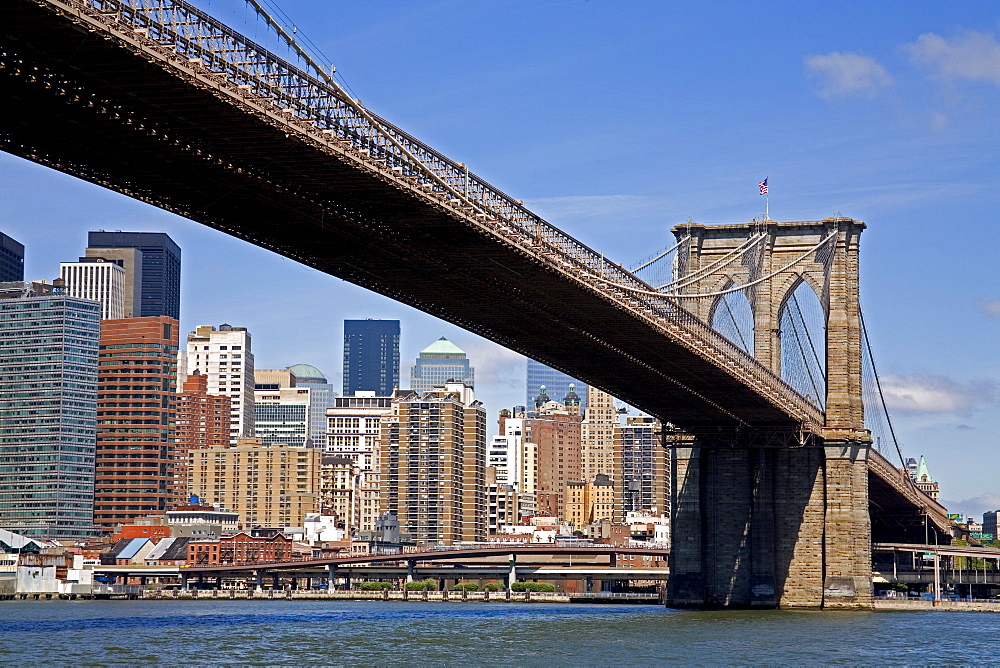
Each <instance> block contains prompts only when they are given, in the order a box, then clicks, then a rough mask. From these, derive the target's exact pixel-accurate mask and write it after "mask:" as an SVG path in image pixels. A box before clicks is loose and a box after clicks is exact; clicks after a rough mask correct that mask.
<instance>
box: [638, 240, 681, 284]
mask: <svg viewBox="0 0 1000 668" xmlns="http://www.w3.org/2000/svg"><path fill="white" fill-rule="evenodd" d="M690 238H691V235H690V234H689V235H687V236H686V237H684V238H683V239H681V240H680V241H678V242H677V243H675V244H674V245H673V246H671V247H670V248H668V249H667V250H665V251H663V252H662V253H660V254H659V255H657V256H656V257H654V258H653V259H652V260H650V261H649V262H646V263H645V264H643V265H640V266H638V267H636V268H635V269H630V271H631V272H632V273H633V274H634V273H636V272H637V271H642V270H643V269H645V268H646V267H648V266H649V265H651V264H653V263H654V262H656V261H657V260H662V259H663V258H665V257H666V256H668V255H670V254H671V253H673V252H674V251H675V250H677V249H678V248H680V245H681V244H682V243H684V242H685V241H687V240H688V239H690Z"/></svg>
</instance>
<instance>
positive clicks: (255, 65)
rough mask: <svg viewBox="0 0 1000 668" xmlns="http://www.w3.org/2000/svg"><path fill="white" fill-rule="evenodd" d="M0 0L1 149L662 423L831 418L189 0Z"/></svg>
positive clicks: (630, 281)
mask: <svg viewBox="0 0 1000 668" xmlns="http://www.w3.org/2000/svg"><path fill="white" fill-rule="evenodd" d="M0 10H2V11H3V14H4V17H5V21H4V25H3V27H2V28H0V90H2V91H3V94H4V97H5V100H7V108H8V112H9V120H8V122H7V123H6V124H5V125H4V127H3V128H0V148H2V149H3V150H5V151H8V152H10V153H13V154H15V155H20V156H22V157H25V158H27V159H29V160H33V161H35V162H38V163H41V164H44V165H48V166H50V167H53V168H55V169H59V170H61V171H64V172H67V173H69V174H73V175H75V176H78V177H80V178H83V179H86V180H89V181H92V182H94V183H97V184H99V185H102V186H104V187H107V188H110V189H113V190H116V191H118V192H121V193H124V194H126V195H128V196H130V197H134V198H136V199H140V200H143V201H146V202H149V203H152V204H154V205H156V206H159V207H161V208H163V209H166V210H168V211H173V212H175V213H177V214H179V215H182V216H185V217H187V218H190V219H192V220H196V221H198V222H201V223H203V224H205V225H209V226H211V227H214V228H216V229H219V230H222V231H224V232H226V233H228V234H231V235H233V236H236V237H239V238H242V239H246V240H248V241H250V242H252V243H254V244H256V245H258V246H260V247H262V248H267V249H270V250H273V251H274V252H277V253H280V254H282V255H285V256H287V257H289V258H292V259H294V260H296V261H298V262H301V263H303V264H306V265H308V266H311V267H315V268H317V269H319V270H321V271H323V272H326V273H328V274H331V275H334V276H338V277H340V278H343V279H345V280H348V281H350V282H353V283H356V284H358V285H361V286H364V287H366V288H369V289H372V290H374V291H376V292H379V293H382V294H384V295H387V296H389V297H391V298H393V299H396V300H398V301H401V302H404V303H407V304H410V305H411V306H414V307H416V308H418V309H421V310H423V311H425V312H427V313H430V314H432V315H435V316H438V317H440V318H443V319H445V320H448V321H450V322H453V323H455V324H457V325H460V326H462V327H464V328H465V329H468V330H470V331H473V332H476V333H478V334H480V335H482V336H484V337H486V338H489V339H492V340H494V341H496V342H498V343H500V344H502V345H505V346H507V347H508V348H511V349H513V350H516V351H519V352H522V353H524V354H526V355H530V356H531V357H533V358H535V359H538V360H540V361H543V362H545V363H547V364H550V365H552V366H554V367H556V368H559V369H562V370H565V371H567V372H570V373H572V375H574V376H575V377H578V378H580V379H581V380H584V381H586V382H589V383H592V384H594V385H596V386H598V387H601V388H602V389H605V390H606V391H608V392H610V393H611V394H613V395H614V396H616V397H619V398H620V399H622V400H624V401H627V402H629V403H630V404H632V405H635V406H637V407H640V408H642V409H643V410H646V411H647V412H649V413H651V414H653V415H657V416H660V417H661V418H663V419H666V420H669V421H670V422H673V423H674V424H678V425H680V426H684V427H690V428H697V427H699V426H712V427H716V426H739V427H742V428H744V429H747V430H755V429H764V430H774V429H778V430H784V431H793V432H797V431H799V430H801V429H802V428H803V426H805V428H806V429H816V428H818V427H819V426H821V425H822V424H823V415H822V413H821V412H820V410H819V409H818V408H817V407H816V406H815V405H814V404H813V403H811V402H810V401H809V400H807V399H805V398H804V397H802V396H801V395H799V394H798V393H797V392H795V391H794V390H793V389H792V388H791V387H789V386H788V385H787V384H786V383H784V382H783V381H782V380H781V379H780V378H779V377H777V376H776V375H775V374H774V373H772V372H771V371H770V370H768V369H767V368H765V367H764V366H763V365H761V364H760V363H758V362H757V361H756V360H755V359H754V358H753V356H752V355H750V354H748V353H746V352H745V351H743V350H742V349H741V348H739V347H737V346H735V345H734V344H732V343H730V342H729V341H728V340H727V339H725V338H724V337H722V336H721V335H719V334H718V333H717V332H715V331H714V330H712V329H711V328H710V327H708V326H707V325H706V324H704V323H703V322H701V321H700V320H699V319H698V318H696V317H695V316H694V315H692V314H691V313H690V312H689V311H687V310H685V309H684V308H683V307H681V306H680V305H679V304H678V303H677V302H676V301H675V300H672V299H670V298H669V297H667V296H664V295H659V294H657V293H655V291H654V292H652V293H648V294H647V293H646V292H644V291H649V290H651V288H650V286H648V285H647V284H645V283H643V282H642V281H640V280H639V279H637V278H636V277H635V276H634V275H632V274H630V273H629V272H627V271H625V270H623V269H621V267H620V266H619V265H617V264H615V263H613V262H610V261H607V260H605V258H604V257H603V255H601V254H599V253H597V252H595V251H593V250H592V249H590V248H588V247H586V246H585V245H583V244H581V243H580V242H578V241H576V240H575V239H573V238H571V237H569V236H568V235H566V234H564V233H563V232H561V231H559V230H558V229H556V228H555V227H553V226H551V225H549V224H548V223H546V222H545V221H543V220H541V219H540V218H538V217H537V216H535V215H534V214H532V213H531V212H530V211H528V210H527V209H525V208H524V207H523V206H522V205H521V203H520V202H519V201H517V200H514V199H513V198H511V197H509V196H507V195H506V194H504V193H502V192H500V191H498V190H497V189H495V188H493V187H492V186H490V185H489V184H487V183H486V182H485V181H483V180H482V179H480V178H479V177H477V176H476V175H475V174H472V173H470V172H469V171H468V170H467V169H466V168H465V166H464V165H461V164H459V163H457V162H454V161H452V160H449V159H448V158H446V157H444V156H442V155H440V154H439V153H437V152H435V151H434V150H433V149H431V148H429V147H427V146H426V145H424V144H422V143H420V142H419V141H417V140H416V139H414V138H413V137H411V136H409V135H408V134H406V133H405V132H403V131H402V130H399V129H398V128H396V127H394V126H392V125H391V124H389V123H387V122H386V121H384V120H383V119H381V118H379V117H377V116H375V115H374V114H372V113H371V112H368V111H367V110H365V109H364V108H362V107H361V106H360V105H359V104H358V103H357V102H356V101H354V100H351V99H350V98H348V97H347V96H346V95H344V94H343V93H342V91H339V90H336V89H334V88H331V87H330V86H329V85H328V84H327V83H326V82H324V81H322V80H320V79H318V78H316V77H314V76H311V75H309V74H308V73H306V72H303V71H300V70H298V69H296V68H294V67H292V66H291V65H290V64H288V63H286V62H284V61H282V60H281V59H279V58H277V57H276V56H274V55H272V54H269V53H267V52H265V51H264V50H263V49H261V48H260V47H259V46H257V45H255V44H253V43H252V42H251V41H249V40H247V39H245V38H243V37H240V36H239V35H238V34H236V33H235V32H233V31H232V30H231V29H229V28H228V27H226V26H224V25H223V24H221V23H219V22H217V21H215V20H214V19H211V18H210V17H208V16H207V15H206V14H204V13H202V12H201V11H199V10H197V9H195V8H194V7H192V6H191V5H188V4H187V3H185V2H182V1H181V0H131V1H130V2H125V1H120V0H0Z"/></svg>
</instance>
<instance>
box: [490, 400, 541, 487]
mask: <svg viewBox="0 0 1000 668" xmlns="http://www.w3.org/2000/svg"><path fill="white" fill-rule="evenodd" d="M522 415H523V414H522ZM530 426H531V420H529V419H527V418H524V417H509V414H508V413H506V411H504V412H502V413H501V416H500V433H499V434H498V435H496V436H494V437H493V440H492V441H490V447H489V450H488V452H487V455H486V457H487V460H486V465H487V466H492V467H494V468H495V469H496V482H497V484H499V485H513V486H514V488H515V489H516V490H517V491H518V492H520V493H522V494H534V493H535V483H536V478H537V470H538V464H537V461H536V448H535V444H534V443H532V442H531V435H530Z"/></svg>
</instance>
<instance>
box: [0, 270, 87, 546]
mask: <svg viewBox="0 0 1000 668" xmlns="http://www.w3.org/2000/svg"><path fill="white" fill-rule="evenodd" d="M52 291H53V288H52V286H51V285H45V284H40V283H6V284H4V285H2V286H0V527H2V528H4V529H8V530H10V531H14V532H16V533H20V534H24V535H26V536H32V537H46V538H59V539H65V540H75V539H85V538H88V537H94V536H97V535H98V534H99V533H100V531H99V530H98V529H97V527H95V526H94V440H95V430H96V421H97V352H98V343H99V339H100V334H101V307H100V304H98V303H97V302H95V301H90V300H87V299H78V298H76V297H68V296H66V295H61V294H53V292H52Z"/></svg>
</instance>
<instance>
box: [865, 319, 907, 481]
mask: <svg viewBox="0 0 1000 668" xmlns="http://www.w3.org/2000/svg"><path fill="white" fill-rule="evenodd" d="M858 319H859V320H860V321H861V333H862V334H863V335H864V339H865V347H866V348H867V350H868V361H869V362H871V365H872V375H873V376H875V387H876V388H877V389H878V397H879V400H880V401H881V402H882V411H883V412H884V413H885V421H886V424H888V425H889V435H890V436H891V437H892V444H893V445H895V446H896V453H897V454H898V455H899V463H900V465H901V466H902V467H903V468H906V460H905V459H904V458H903V450H902V448H900V447H899V441H898V440H896V430H895V429H893V426H892V418H890V417H889V407H888V406H886V404H885V394H884V393H883V392H882V381H881V380H879V377H878V369H876V368H875V356H874V355H873V354H872V342H871V339H870V338H868V327H866V326H865V314H864V311H862V310H861V307H860V306H858ZM906 477H907V479H910V480H911V481H912V479H911V478H910V476H906Z"/></svg>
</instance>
